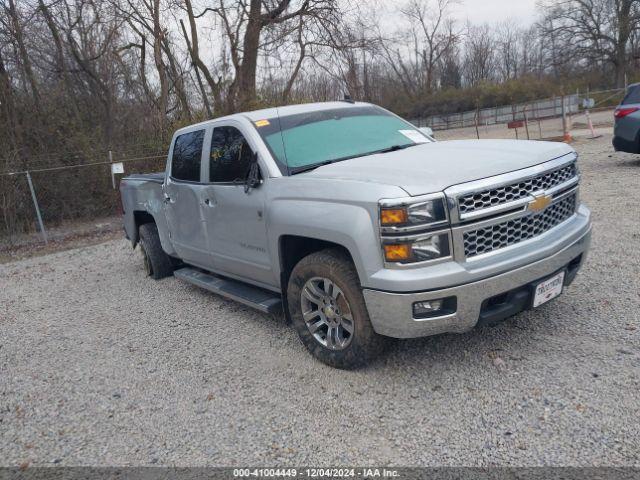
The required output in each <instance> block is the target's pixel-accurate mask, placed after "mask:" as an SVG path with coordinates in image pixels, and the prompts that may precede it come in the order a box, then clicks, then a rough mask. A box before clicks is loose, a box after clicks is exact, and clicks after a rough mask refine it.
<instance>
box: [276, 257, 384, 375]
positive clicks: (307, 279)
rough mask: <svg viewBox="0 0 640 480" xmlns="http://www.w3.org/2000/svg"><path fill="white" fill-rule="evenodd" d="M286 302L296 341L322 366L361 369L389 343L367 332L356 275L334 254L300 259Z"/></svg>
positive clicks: (365, 316)
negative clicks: (296, 335)
mask: <svg viewBox="0 0 640 480" xmlns="http://www.w3.org/2000/svg"><path fill="white" fill-rule="evenodd" d="M287 299H288V306H289V313H290V315H291V319H292V322H293V325H294V327H295V329H296V331H297V332H298V336H299V337H300V340H301V341H302V343H303V344H304V345H305V347H306V348H307V349H308V350H309V352H311V354H312V355H313V356H314V357H316V358H317V359H318V360H320V361H321V362H323V363H326V364H327V365H330V366H332V367H335V368H344V369H350V368H356V367H359V366H362V365H364V364H366V363H367V362H369V361H370V360H372V359H373V358H375V357H377V356H378V355H379V354H380V353H382V352H383V351H384V348H385V346H386V345H387V344H388V342H389V339H387V338H386V337H382V336H381V335H378V334H376V333H375V331H374V330H373V327H372V326H371V322H370V320H369V313H368V312H367V307H366V305H365V302H364V297H363V295H362V290H361V287H360V281H359V279H358V275H357V273H356V271H355V268H354V266H353V264H352V263H351V261H350V260H349V258H347V257H346V255H344V254H343V253H342V252H340V251H339V250H324V251H321V252H317V253H314V254H311V255H309V256H308V257H306V258H304V259H302V260H301V261H300V263H298V265H296V267H295V268H294V269H293V272H292V273H291V277H290V280H289V285H288V289H287Z"/></svg>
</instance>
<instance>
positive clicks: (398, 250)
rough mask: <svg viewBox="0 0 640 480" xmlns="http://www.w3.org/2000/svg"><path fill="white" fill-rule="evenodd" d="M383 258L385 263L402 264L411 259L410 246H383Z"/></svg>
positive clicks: (406, 244)
mask: <svg viewBox="0 0 640 480" xmlns="http://www.w3.org/2000/svg"><path fill="white" fill-rule="evenodd" d="M384 258H385V259H386V260H387V262H402V261H405V260H409V259H410V258H411V245H409V244H408V243H405V244H400V245H385V246H384Z"/></svg>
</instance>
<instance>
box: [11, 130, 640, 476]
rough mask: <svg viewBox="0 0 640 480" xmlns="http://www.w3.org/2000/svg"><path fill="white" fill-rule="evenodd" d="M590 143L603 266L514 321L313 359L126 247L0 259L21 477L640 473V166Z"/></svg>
mask: <svg viewBox="0 0 640 480" xmlns="http://www.w3.org/2000/svg"><path fill="white" fill-rule="evenodd" d="M610 140H611V138H610V136H609V135H607V136H605V137H604V138H602V139H601V140H598V141H587V140H580V141H579V142H578V143H577V144H576V148H577V149H578V150H579V151H580V152H581V154H582V160H581V168H582V171H583V173H584V177H585V180H584V185H583V189H582V192H583V193H582V196H583V199H584V200H585V201H586V202H587V203H588V204H589V205H590V206H591V207H592V209H593V212H594V217H595V218H594V223H595V233H594V242H593V250H592V254H591V256H590V259H589V261H588V263H587V265H586V267H585V269H584V270H583V273H582V274H581V275H580V276H579V277H578V279H577V280H576V283H574V285H573V286H572V287H571V288H570V289H569V291H568V292H567V294H566V295H564V296H563V297H561V298H560V299H558V300H557V301H555V302H553V303H552V304H550V305H548V306H546V307H545V308H542V309H541V310H539V311H536V312H535V313H534V312H528V313H524V314H521V315H519V316H518V317H516V318H514V319H511V320H508V321H506V322H504V323H503V324H501V325H500V326H498V327H494V328H484V329H479V330H476V331H473V332H471V333H468V334H465V335H446V336H440V337H437V338H428V339H418V340H411V341H403V342H398V343H397V344H396V346H395V347H394V348H393V349H392V351H391V352H389V354H388V355H387V356H386V357H384V358H383V359H381V360H380V361H379V362H377V363H376V364H374V365H372V366H371V367H369V368H367V369H365V370H360V371H356V372H342V371H336V370H332V369H330V368H328V367H325V366H323V365H322V364H320V363H318V362H316V361H314V360H313V359H312V357H311V356H310V355H308V354H307V352H306V351H305V350H304V349H303V347H302V346H301V344H300V343H299V341H298V339H297V337H296V336H295V334H294V332H293V331H292V330H291V329H289V328H288V327H287V326H286V325H285V324H284V322H283V321H280V320H276V319H272V318H269V317H266V316H264V315H261V314H258V313H255V312H254V311H252V310H250V309H247V308H245V307H243V306H241V305H239V304H235V303H233V302H230V301H226V300H224V299H221V298H219V297H216V296H214V295H212V294H209V293H206V292H204V291H201V290H199V289H197V288H195V287H191V286H188V285H186V284H183V283H180V282H178V281H176V280H175V279H167V280H164V281H161V282H153V281H151V280H147V279H145V277H144V274H143V270H142V264H141V261H140V257H139V256H138V252H137V251H136V252H133V251H131V249H130V247H129V245H128V244H127V242H126V241H124V240H115V241H114V240H112V241H108V242H106V243H102V244H99V245H94V246H89V247H84V248H77V249H74V250H69V251H66V252H60V253H55V254H51V255H47V256H43V257H38V258H31V259H27V260H22V261H19V262H14V263H7V264H4V265H0V463H1V464H3V465H19V464H24V463H29V464H30V465H52V464H63V465H150V464H157V465H162V464H167V465H178V466H191V465H224V466H232V465H236V466H237V465H257V464H260V465H270V466H272V465H284V466H286V465H288V466H293V465H298V466H300V465H314V466H328V465H336V466H337V465H352V464H358V465H371V464H377V465H380V464H391V465H473V466H492V465H513V466H522V465H530V466H533V465H573V466H577V465H580V466H591V465H618V466H621V465H626V466H631V465H634V466H640V427H639V425H640V400H639V398H638V391H639V389H640V294H639V292H640V275H639V271H640V248H639V246H640V227H639V225H640V209H639V208H638V205H639V204H640V181H639V180H640V157H639V156H632V155H623V154H612V153H611V148H610Z"/></svg>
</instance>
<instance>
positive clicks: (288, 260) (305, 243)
mask: <svg viewBox="0 0 640 480" xmlns="http://www.w3.org/2000/svg"><path fill="white" fill-rule="evenodd" d="M329 249H331V250H337V251H339V252H341V253H342V254H343V255H344V256H345V258H347V259H348V260H349V261H350V262H351V263H352V264H353V265H354V267H355V265H356V262H355V261H354V257H353V255H352V254H351V252H350V251H349V249H348V248H347V247H346V246H345V245H341V244H340V243H336V242H333V241H329V240H323V239H320V238H314V237H306V236H302V235H282V236H281V237H280V238H279V239H278V261H279V267H280V287H281V291H282V298H283V305H284V306H285V309H284V310H285V316H286V318H287V321H290V320H291V318H290V316H289V311H288V310H289V309H288V308H287V285H288V283H289V278H290V277H291V272H292V271H293V269H294V267H295V266H296V265H297V264H298V263H299V262H300V260H302V259H303V258H305V257H308V256H309V255H311V254H313V253H316V252H319V251H322V250H329ZM356 270H357V268H356ZM358 276H359V275H358Z"/></svg>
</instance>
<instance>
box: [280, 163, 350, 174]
mask: <svg viewBox="0 0 640 480" xmlns="http://www.w3.org/2000/svg"><path fill="white" fill-rule="evenodd" d="M340 161H342V160H329V161H327V162H322V163H314V164H313V165H305V166H304V167H296V168H292V169H291V170H290V174H291V175H297V174H298V173H304V172H310V171H311V170H315V169H316V168H320V167H324V166H325V165H331V164H332V163H336V162H340Z"/></svg>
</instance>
